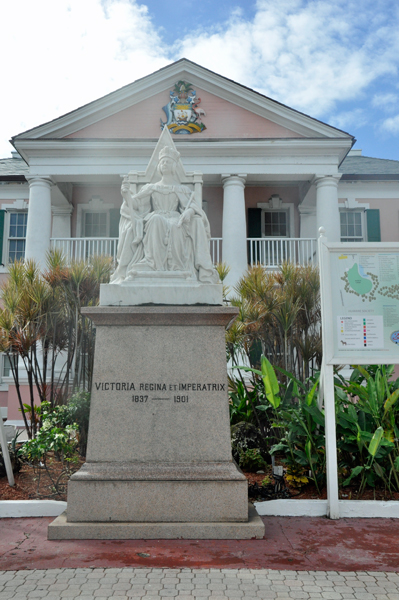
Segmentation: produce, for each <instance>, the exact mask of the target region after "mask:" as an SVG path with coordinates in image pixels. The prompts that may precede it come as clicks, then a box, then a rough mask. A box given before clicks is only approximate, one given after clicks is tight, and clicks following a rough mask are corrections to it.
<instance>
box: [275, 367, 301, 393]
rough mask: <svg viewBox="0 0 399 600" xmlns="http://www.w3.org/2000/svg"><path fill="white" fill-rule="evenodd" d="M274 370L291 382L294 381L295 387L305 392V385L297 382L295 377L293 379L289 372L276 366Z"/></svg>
mask: <svg viewBox="0 0 399 600" xmlns="http://www.w3.org/2000/svg"><path fill="white" fill-rule="evenodd" d="M275 369H276V370H277V371H280V373H283V375H286V377H288V378H289V379H290V380H291V381H295V383H296V384H297V385H299V387H301V388H302V389H303V390H306V385H305V384H304V383H302V381H299V379H296V377H294V376H293V374H292V373H290V372H289V371H286V370H285V369H283V368H282V367H277V366H276V367H275Z"/></svg>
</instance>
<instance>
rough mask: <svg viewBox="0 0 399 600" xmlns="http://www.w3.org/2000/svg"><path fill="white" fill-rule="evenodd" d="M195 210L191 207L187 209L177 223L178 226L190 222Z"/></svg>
mask: <svg viewBox="0 0 399 600" xmlns="http://www.w3.org/2000/svg"><path fill="white" fill-rule="evenodd" d="M193 214H194V211H193V210H192V209H191V208H189V209H188V210H185V211H183V212H182V214H181V217H180V219H179V222H178V224H177V226H178V227H181V226H182V225H183V223H189V222H190V219H191V217H192V216H193Z"/></svg>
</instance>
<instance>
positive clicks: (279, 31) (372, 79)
mask: <svg viewBox="0 0 399 600" xmlns="http://www.w3.org/2000/svg"><path fill="white" fill-rule="evenodd" d="M243 1H244V0H238V4H240V2H243ZM139 2H140V3H139ZM236 4H237V3H236ZM234 6H235V4H234V3H233V4H232V8H231V12H230V18H229V19H228V20H227V21H225V22H223V23H219V24H215V23H213V24H212V26H211V27H208V28H204V27H202V28H199V29H198V30H196V31H194V30H192V32H191V33H190V34H189V35H187V36H186V37H184V38H183V39H182V40H181V41H180V42H177V41H174V43H173V44H171V45H167V44H166V43H164V41H163V39H162V35H161V31H162V29H157V27H156V26H155V24H154V21H153V19H152V18H151V14H150V12H149V10H148V8H147V7H146V6H145V0H83V1H82V0H56V1H55V0H36V1H35V2H32V0H18V2H3V3H1V8H0V20H1V22H2V24H3V29H2V36H1V37H0V52H1V56H2V57H3V61H2V82H3V89H4V90H5V93H4V92H3V95H2V97H1V99H0V156H5V155H7V154H9V152H10V146H9V144H8V143H7V142H6V140H8V139H9V138H10V137H11V136H12V135H15V134H17V133H20V132H21V131H24V130H26V129H28V128H31V127H34V126H36V125H39V124H41V123H44V122H46V121H48V120H51V119H53V118H56V117H58V116H60V115H62V114H64V113H65V112H68V111H70V110H73V109H75V108H77V107H79V106H82V105H83V104H85V103H87V102H90V101H92V100H95V99H96V98H98V97H101V96H102V95H104V94H106V93H109V92H111V91H113V90H115V89H118V88H119V87H121V86H123V85H126V84H128V83H130V82H132V81H134V80H135V79H137V78H139V77H142V76H144V75H147V74H149V73H151V72H153V71H155V70H156V69H159V68H161V67H163V66H165V65H166V64H168V63H170V62H171V61H173V60H177V59H178V58H181V57H182V56H185V57H187V58H189V59H191V60H193V61H195V62H198V63H200V64H201V65H203V66H205V67H208V68H209V69H211V70H213V71H216V72H218V73H220V74H222V75H224V76H226V77H229V78H231V79H233V80H235V81H238V82H240V83H242V84H244V85H247V86H249V87H252V88H254V89H256V90H258V91H260V92H261V93H264V94H265V95H268V96H270V97H272V98H274V99H276V100H278V101H280V102H283V103H284V104H287V105H289V106H292V107H293V108H296V109H298V110H301V111H303V112H305V113H307V114H310V115H312V116H314V117H318V118H322V119H323V120H327V121H330V122H334V123H335V124H336V125H337V126H338V127H343V128H349V129H350V130H352V128H353V123H359V122H361V121H362V119H366V112H364V113H362V111H359V110H357V109H356V108H354V109H353V110H351V107H350V103H355V102H357V101H358V99H360V98H363V99H364V98H366V101H367V102H369V105H368V107H367V108H368V110H370V111H371V110H372V108H371V99H370V98H368V96H367V94H368V93H370V91H369V90H370V89H371V88H372V87H373V86H374V87H375V89H376V90H377V85H378V82H380V81H383V82H384V83H385V86H384V87H383V88H382V89H379V88H378V93H376V94H375V95H374V98H373V100H372V102H373V103H378V102H380V103H383V102H384V101H385V104H383V106H385V107H386V108H387V110H388V107H389V106H392V104H390V102H391V99H392V96H396V95H397V89H394V91H392V92H391V90H393V86H394V82H395V81H396V79H397V73H398V67H399V36H398V35H397V31H398V29H399V5H397V3H396V0H362V2H361V3H359V1H358V0H335V2H334V3H331V1H330V0H279V2H275V0H258V1H257V3H256V10H255V13H254V16H253V17H251V18H249V17H248V16H247V17H246V16H245V15H246V14H248V13H245V11H242V10H240V9H239V7H238V8H235V7H234ZM251 14H253V13H252V12H251ZM172 16H173V22H175V21H177V24H176V23H175V27H176V31H178V30H179V27H180V26H181V27H180V29H183V30H186V29H185V27H186V25H187V22H186V17H185V14H183V15H179V14H177V15H176V14H175V13H174V14H173V15H172ZM171 18H172V17H171ZM197 21H198V22H199V23H200V19H198V20H197ZM4 24H5V25H6V26H4ZM182 24H184V27H183V25H182ZM164 26H165V27H167V25H166V24H164ZM387 82H388V84H387ZM389 86H391V87H390V89H389ZM384 98H385V100H384ZM392 102H393V99H392ZM343 103H345V108H346V110H345V112H344V113H342V114H341V113H340V107H341V106H343ZM348 105H349V108H348ZM381 106H382V104H381ZM368 114H370V113H368ZM331 115H333V116H331ZM351 119H354V121H353V120H351ZM393 120H394V119H393ZM388 122H389V119H388V120H387V121H386V122H385V123H388ZM345 123H347V125H345ZM340 124H341V125H340ZM384 127H385V125H384ZM391 127H392V124H391ZM1 144H2V145H1Z"/></svg>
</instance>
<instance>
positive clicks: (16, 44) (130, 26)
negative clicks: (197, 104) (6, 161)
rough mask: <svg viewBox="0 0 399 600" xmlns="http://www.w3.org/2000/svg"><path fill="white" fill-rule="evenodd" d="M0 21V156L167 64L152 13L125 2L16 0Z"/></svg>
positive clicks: (0, 14) (0, 10)
mask: <svg viewBox="0 0 399 600" xmlns="http://www.w3.org/2000/svg"><path fill="white" fill-rule="evenodd" d="M0 20H1V22H2V24H3V28H2V35H1V37H0V53H1V56H2V57H3V59H4V58H5V57H7V59H6V60H2V68H1V73H2V82H3V94H2V97H1V100H0V104H1V110H0V137H1V140H0V144H3V145H2V146H0V156H4V155H6V154H8V153H9V152H10V150H11V147H10V146H9V144H7V143H6V140H8V139H9V138H10V137H11V136H12V135H15V134H17V133H20V132H22V131H24V130H26V129H28V128H31V127H35V126H37V125H40V124H41V123H44V122H46V121H49V120H51V119H53V118H55V117H58V116H60V115H62V114H64V113H66V112H68V111H70V110H73V109H75V108H77V107H79V106H81V105H83V104H85V103H87V102H90V101H92V100H95V99H96V98H98V97H101V96H103V95H104V94H106V93H108V92H111V91H113V90H115V89H117V88H119V87H121V86H123V85H125V84H128V83H130V82H131V81H134V80H135V79H137V78H139V77H142V76H144V75H147V74H148V73H151V72H152V71H155V70H156V69H159V68H161V67H163V66H165V65H166V64H167V63H168V62H170V58H169V57H168V49H167V48H166V46H165V45H164V44H163V41H162V39H161V38H160V37H159V35H158V32H157V30H156V28H155V27H154V25H153V23H152V21H151V19H150V17H149V14H148V10H147V8H146V7H145V6H139V5H138V4H136V3H135V2H129V1H128V0H103V1H101V0H84V1H82V0H56V1H54V0H35V2H32V1H31V0H18V2H7V3H2V5H1V8H0ZM4 24H6V25H7V26H6V27H4ZM5 90H6V92H5Z"/></svg>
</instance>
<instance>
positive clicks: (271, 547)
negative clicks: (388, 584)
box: [0, 517, 399, 571]
mask: <svg viewBox="0 0 399 600" xmlns="http://www.w3.org/2000/svg"><path fill="white" fill-rule="evenodd" d="M51 520H52V518H41V519H38V518H26V519H0V570H14V569H52V568H79V567H132V566H135V567H165V568H168V567H169V568H181V567H189V568H212V567H213V568H218V569H220V568H225V569H227V568H233V569H237V568H252V569H257V568H263V569H265V568H266V569H268V568H269V569H288V570H300V571H301V570H306V571H311V570H314V571H326V570H327V571H359V570H360V571H399V520H395V519H341V520H339V521H330V520H328V519H326V518H309V517H300V518H299V517H265V518H264V522H265V525H266V535H265V538H264V539H263V540H234V541H232V540H199V541H197V540H129V541H119V540H114V541H97V540H87V541H85V540H77V541H51V542H50V541H48V540H47V525H48V523H50V522H51ZM140 553H142V554H145V555H149V556H139V554H140Z"/></svg>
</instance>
